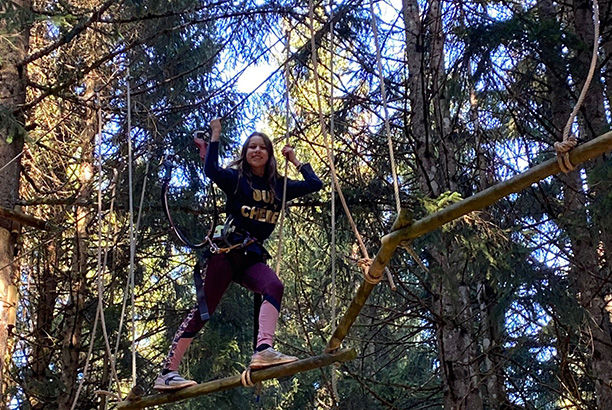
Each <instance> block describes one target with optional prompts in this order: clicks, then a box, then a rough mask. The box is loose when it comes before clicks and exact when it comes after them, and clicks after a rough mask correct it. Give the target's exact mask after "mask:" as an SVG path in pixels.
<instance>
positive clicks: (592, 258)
mask: <svg viewBox="0 0 612 410" xmlns="http://www.w3.org/2000/svg"><path fill="white" fill-rule="evenodd" d="M604 10H605V9H604ZM574 29H575V30H576V34H577V35H578V37H579V38H580V39H581V40H582V41H583V43H584V44H585V47H584V48H583V49H582V50H580V51H579V52H578V54H577V55H576V63H575V64H574V65H572V68H574V70H573V73H572V75H573V76H574V77H575V78H576V79H577V80H578V81H577V84H578V85H579V86H580V87H582V84H583V83H584V82H585V76H586V73H587V72H588V68H589V66H590V63H591V62H590V60H591V57H592V51H591V50H592V44H593V33H594V27H593V13H592V6H591V2H590V1H588V0H576V1H575V2H574ZM600 78H601V77H600V69H599V67H597V69H596V70H595V75H594V76H593V80H592V82H591V85H590V87H589V91H588V94H587V97H586V99H585V102H584V106H583V110H582V112H583V113H584V121H583V126H581V129H583V130H584V131H583V133H582V134H583V136H584V137H585V139H589V140H590V139H592V138H594V137H595V136H597V135H599V133H601V132H602V131H605V130H608V129H609V125H608V123H607V121H606V117H605V107H604V91H603V86H602V84H601V80H600ZM598 163H599V165H600V166H601V165H602V160H601V159H600V160H599V161H598ZM588 169H589V170H592V166H590V167H588ZM563 181H564V183H565V186H566V195H567V192H568V191H569V190H571V191H569V192H571V195H570V196H569V197H568V198H566V203H565V205H566V209H567V210H568V212H567V214H569V216H570V218H569V221H570V225H569V226H568V234H569V236H570V239H571V243H572V249H573V255H574V258H573V260H572V265H573V266H572V271H573V272H575V274H576V280H577V287H578V289H577V290H578V291H579V292H580V293H579V295H580V302H581V304H582V306H583V307H584V309H585V311H586V313H587V317H586V319H585V327H586V328H587V329H588V331H587V332H588V333H585V336H587V337H588V339H587V340H589V346H588V347H587V348H588V349H589V351H591V352H592V356H591V363H589V365H590V371H591V376H592V378H593V380H594V382H595V392H596V394H597V408H600V409H603V408H606V406H608V405H609V403H612V338H611V333H610V332H611V330H612V329H611V326H610V314H609V312H608V309H609V308H608V309H607V305H608V303H609V300H608V299H609V297H610V295H611V292H612V284H611V283H610V280H609V277H610V262H609V256H610V255H609V254H608V255H603V251H602V248H601V245H603V248H604V249H605V248H606V247H607V248H608V249H610V248H609V247H610V244H609V241H610V233H609V228H610V227H609V226H596V225H595V226H593V224H592V223H591V222H590V221H589V219H590V215H588V214H587V208H586V207H587V205H589V204H590V202H591V201H593V202H595V203H597V202H598V200H599V198H600V197H602V196H605V195H607V194H608V191H607V189H609V187H610V182H609V181H601V182H602V183H603V184H604V185H602V184H599V186H594V187H593V188H592V190H591V192H590V195H589V196H587V195H586V194H585V193H584V190H583V182H584V181H583V180H582V177H581V176H580V174H579V172H573V173H571V174H568V175H566V176H564V177H563ZM591 198H593V199H591ZM595 214H596V215H597V212H596V213H595ZM599 215H600V216H601V214H599ZM594 222H595V223H597V222H598V221H597V220H595V221H594ZM572 225H573V226H572ZM600 233H603V236H602V235H600ZM601 240H603V242H601ZM606 256H607V257H606ZM606 403H607V404H606Z"/></svg>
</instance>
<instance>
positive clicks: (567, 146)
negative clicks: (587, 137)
mask: <svg viewBox="0 0 612 410" xmlns="http://www.w3.org/2000/svg"><path fill="white" fill-rule="evenodd" d="M598 49H599V5H598V4H597V0H593V56H592V57H591V66H590V67H589V73H588V75H587V78H586V81H585V82H584V87H582V91H581V92H580V97H578V101H576V105H575V106H574V109H573V110H572V113H571V114H570V116H569V118H568V120H567V124H565V128H564V129H563V141H561V142H555V151H557V162H558V163H559V168H561V171H563V173H565V174H567V173H568V172H570V171H573V170H574V169H576V167H575V166H574V164H572V162H571V161H570V157H569V153H570V151H571V150H572V148H574V147H575V146H576V145H577V144H578V140H577V139H576V137H575V136H574V135H573V134H572V135H570V132H571V128H572V124H573V123H574V119H575V118H576V115H578V110H580V107H581V106H582V103H584V99H585V98H586V93H587V91H588V90H589V86H590V85H591V81H592V80H593V75H594V74H595V67H596V66H597V50H598Z"/></svg>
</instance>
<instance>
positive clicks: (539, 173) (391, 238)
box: [325, 131, 612, 352]
mask: <svg viewBox="0 0 612 410" xmlns="http://www.w3.org/2000/svg"><path fill="white" fill-rule="evenodd" d="M610 150H612V131H611V132H608V133H606V134H603V135H600V136H599V137H597V138H594V139H592V140H591V141H588V142H586V143H584V144H582V145H579V146H577V147H576V148H574V149H573V150H572V151H570V154H569V156H570V161H571V163H572V164H574V166H577V165H579V164H582V163H583V162H585V161H588V160H590V159H593V158H595V157H598V156H599V155H602V154H604V153H606V152H608V151H610ZM560 171H561V169H560V168H559V164H558V163H557V159H556V158H553V159H550V160H548V161H546V162H543V163H541V164H539V165H536V166H535V167H532V168H529V169H528V170H527V171H525V172H523V173H521V174H519V175H516V176H514V177H512V178H510V179H509V180H507V181H503V182H499V183H498V184H496V185H494V186H492V187H490V188H487V189H485V190H484V191H481V192H479V193H477V194H475V195H472V196H471V197H469V198H466V199H464V200H463V201H460V202H457V203H454V204H452V205H450V206H448V207H446V208H444V209H442V210H441V211H438V212H436V213H433V214H431V215H428V216H426V217H425V218H423V219H420V220H418V221H416V222H414V223H413V224H411V225H408V226H405V227H402V228H399V229H397V230H395V231H392V232H390V233H389V234H387V235H385V236H383V238H382V240H381V247H380V249H379V250H378V253H377V254H376V258H375V259H374V262H373V263H372V265H371V266H370V269H369V270H368V273H369V274H370V276H371V277H373V278H380V277H381V276H382V274H383V271H384V269H385V267H386V266H387V264H388V263H389V261H390V260H391V257H392V256H393V254H394V253H395V250H396V249H397V247H398V245H399V244H400V243H401V242H402V241H404V240H411V239H415V238H418V237H419V236H422V235H424V234H426V233H428V232H431V231H433V230H435V229H438V228H439V227H441V226H442V225H444V224H446V223H448V222H451V221H453V220H455V219H457V218H459V217H461V216H463V215H467V214H469V213H470V212H473V211H476V210H479V209H483V208H486V207H487V206H489V205H491V204H493V203H495V202H497V201H499V200H500V199H501V198H503V197H505V196H508V195H510V194H514V193H517V192H520V191H522V190H523V189H525V188H527V187H529V186H531V185H532V184H534V183H536V182H539V181H541V180H543V179H544V178H547V177H549V176H551V175H555V174H558V173H559V172H560ZM399 219H400V218H398V221H396V222H395V224H394V225H396V226H401V225H402V222H401V221H400V220H399ZM374 286H375V285H371V284H369V283H367V282H365V281H364V282H363V283H362V284H361V286H360V287H359V289H358V290H357V294H356V295H355V297H354V298H353V300H352V301H351V304H350V306H349V308H348V310H347V311H346V314H345V315H344V317H343V318H342V320H341V321H340V323H339V324H338V327H337V328H336V330H335V331H334V334H333V335H332V337H331V339H330V340H329V342H328V343H327V347H326V349H325V351H326V352H333V351H334V350H336V349H338V348H339V347H340V344H341V343H342V341H343V340H344V338H345V337H346V335H347V333H348V331H349V329H350V328H351V327H352V326H353V323H354V322H355V319H357V316H358V315H359V312H361V309H362V308H363V306H364V304H365V302H366V300H367V299H368V297H369V296H370V293H371V292H372V289H374Z"/></svg>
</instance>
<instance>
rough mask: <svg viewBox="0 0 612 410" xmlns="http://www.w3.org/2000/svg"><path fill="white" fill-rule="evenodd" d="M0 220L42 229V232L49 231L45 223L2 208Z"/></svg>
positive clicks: (0, 209)
mask: <svg viewBox="0 0 612 410" xmlns="http://www.w3.org/2000/svg"><path fill="white" fill-rule="evenodd" d="M0 218H5V219H10V220H11V221H16V222H19V223H20V224H21V225H27V226H31V227H33V228H36V229H42V230H43V231H48V230H50V229H51V226H50V224H49V223H48V222H47V221H43V220H42V219H38V218H35V217H33V216H31V215H27V214H24V213H23V212H20V211H12V210H10V209H6V208H2V207H0Z"/></svg>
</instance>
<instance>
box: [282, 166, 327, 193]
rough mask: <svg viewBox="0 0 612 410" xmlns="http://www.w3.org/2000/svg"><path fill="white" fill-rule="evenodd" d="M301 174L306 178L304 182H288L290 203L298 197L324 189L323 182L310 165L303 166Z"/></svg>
mask: <svg viewBox="0 0 612 410" xmlns="http://www.w3.org/2000/svg"><path fill="white" fill-rule="evenodd" d="M300 173H301V174H302V177H304V180H303V181H295V180H291V179H290V180H288V181H287V200H288V201H290V200H292V199H295V198H297V197H300V196H303V195H308V194H312V193H313V192H317V191H319V190H320V189H321V188H323V182H321V180H320V179H319V177H318V176H317V174H315V172H314V170H313V169H312V166H310V164H302V167H301V168H300Z"/></svg>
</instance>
